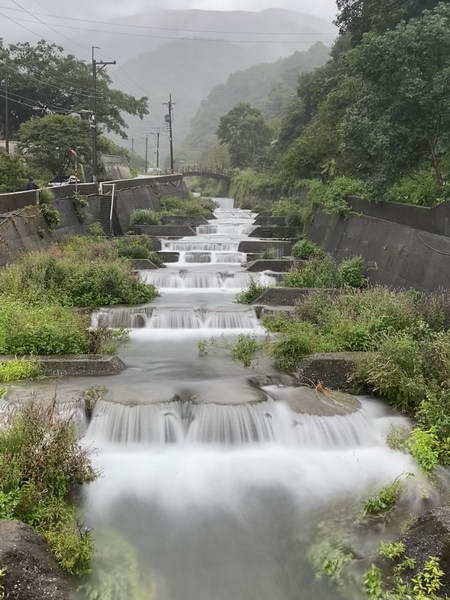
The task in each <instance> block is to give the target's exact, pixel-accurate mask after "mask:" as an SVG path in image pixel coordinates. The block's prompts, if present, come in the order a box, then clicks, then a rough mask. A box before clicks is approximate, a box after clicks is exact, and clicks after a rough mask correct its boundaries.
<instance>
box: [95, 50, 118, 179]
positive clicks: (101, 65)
mask: <svg viewBox="0 0 450 600" xmlns="http://www.w3.org/2000/svg"><path fill="white" fill-rule="evenodd" d="M99 49H100V47H99V46H92V83H93V86H92V87H93V95H92V123H91V127H92V179H93V182H94V183H97V180H98V155H97V138H98V136H97V73H98V72H99V71H101V70H102V69H104V68H105V67H106V65H115V64H116V61H115V60H112V61H104V60H95V51H96V50H99Z"/></svg>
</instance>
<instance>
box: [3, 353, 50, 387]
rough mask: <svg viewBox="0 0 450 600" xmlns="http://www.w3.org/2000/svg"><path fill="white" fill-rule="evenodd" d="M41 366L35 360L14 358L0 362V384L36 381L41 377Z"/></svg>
mask: <svg viewBox="0 0 450 600" xmlns="http://www.w3.org/2000/svg"><path fill="white" fill-rule="evenodd" d="M42 373H43V371H42V366H41V365H40V363H39V362H38V361H37V360H36V359H30V358H15V359H13V360H8V361H5V362H0V382H3V383H4V382H7V381H17V380H19V379H36V378H37V377H40V376H41V375H42Z"/></svg>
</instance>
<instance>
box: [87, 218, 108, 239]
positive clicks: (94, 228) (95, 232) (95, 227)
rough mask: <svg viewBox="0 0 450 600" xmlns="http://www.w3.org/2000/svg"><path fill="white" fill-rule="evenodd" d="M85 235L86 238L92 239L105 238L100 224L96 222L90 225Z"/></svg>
mask: <svg viewBox="0 0 450 600" xmlns="http://www.w3.org/2000/svg"><path fill="white" fill-rule="evenodd" d="M86 233H87V235H88V236H90V237H93V238H100V239H102V238H105V237H106V233H105V230H104V229H103V227H102V224H101V223H99V222H98V221H94V222H93V223H91V224H90V225H89V227H88V228H87V229H86Z"/></svg>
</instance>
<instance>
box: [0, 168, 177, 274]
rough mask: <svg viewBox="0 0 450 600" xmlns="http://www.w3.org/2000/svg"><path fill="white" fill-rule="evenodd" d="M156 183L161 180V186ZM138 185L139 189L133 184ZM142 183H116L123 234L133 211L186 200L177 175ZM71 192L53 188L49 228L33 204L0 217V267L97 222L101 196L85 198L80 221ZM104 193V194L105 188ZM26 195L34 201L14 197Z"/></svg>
mask: <svg viewBox="0 0 450 600" xmlns="http://www.w3.org/2000/svg"><path fill="white" fill-rule="evenodd" d="M174 178H175V180H174ZM158 180H162V182H161V184H160V183H159V181H158ZM139 182H141V186H139V185H137V184H138V183H139ZM144 183H145V184H146V185H144V186H142V180H140V179H133V180H131V181H130V182H119V185H118V187H120V188H121V189H120V190H118V192H117V194H116V197H115V208H116V214H117V217H118V218H119V223H120V228H121V229H122V232H123V233H126V232H127V231H128V223H129V218H130V215H131V213H132V212H133V210H134V209H135V208H149V209H151V210H157V209H159V206H160V204H159V198H160V197H161V196H163V195H175V193H176V194H179V195H182V194H185V196H184V197H187V190H186V188H185V187H184V185H183V182H182V181H181V180H180V177H178V176H164V177H160V178H155V177H154V178H145V179H144ZM127 185H131V188H127V187H126V186H127ZM96 189H97V187H96V186H93V184H83V185H80V186H79V192H80V193H81V192H82V193H84V194H85V193H86V192H88V191H91V190H96ZM74 191H75V186H60V187H58V188H54V192H55V195H56V196H57V198H56V200H53V201H52V202H51V203H50V204H51V206H53V207H54V208H56V210H58V212H59V214H60V219H61V222H60V224H59V225H56V226H54V227H53V228H52V229H49V227H48V224H47V222H46V220H45V219H44V217H43V216H42V214H41V212H40V209H39V206H36V205H34V204H33V205H32V206H27V207H25V208H20V209H19V210H15V211H12V212H8V213H6V214H4V215H0V267H2V266H5V265H7V264H9V263H11V262H13V261H14V260H16V258H17V257H18V256H19V254H20V253H21V252H31V251H36V250H42V249H44V248H46V247H47V246H49V245H50V244H52V243H54V242H55V241H57V240H60V239H61V238H63V237H65V236H67V235H83V234H84V232H85V228H86V227H87V226H88V225H89V224H90V223H92V222H93V221H98V220H99V218H100V204H101V198H102V196H100V195H98V194H95V195H89V196H87V201H88V206H87V207H86V208H82V209H80V210H79V213H81V220H80V216H79V214H78V212H77V210H76V207H75V205H74V202H73V198H72V197H67V195H68V194H69V195H70V196H73V193H74ZM105 191H107V187H106V186H105ZM30 195H31V197H32V199H33V200H34V199H35V194H34V192H20V193H18V194H17V198H27V201H28V202H29V200H30ZM4 196H7V197H10V196H11V194H6V195H0V200H1V199H2V198H4ZM13 196H14V197H15V196H16V195H13ZM63 196H65V197H63ZM6 202H7V200H4V203H6ZM180 235H185V234H184V233H182V234H180Z"/></svg>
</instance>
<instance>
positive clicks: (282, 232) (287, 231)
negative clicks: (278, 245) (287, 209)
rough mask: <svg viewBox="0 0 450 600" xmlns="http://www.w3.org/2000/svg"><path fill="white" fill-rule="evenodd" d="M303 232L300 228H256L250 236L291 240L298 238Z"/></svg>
mask: <svg viewBox="0 0 450 600" xmlns="http://www.w3.org/2000/svg"><path fill="white" fill-rule="evenodd" d="M301 232H302V230H301V228H300V227H278V226H268V227H256V229H254V230H253V231H252V232H251V233H250V234H249V237H256V238H274V239H279V240H280V239H286V238H288V239H290V238H296V237H298V236H299V235H300V234H301Z"/></svg>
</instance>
